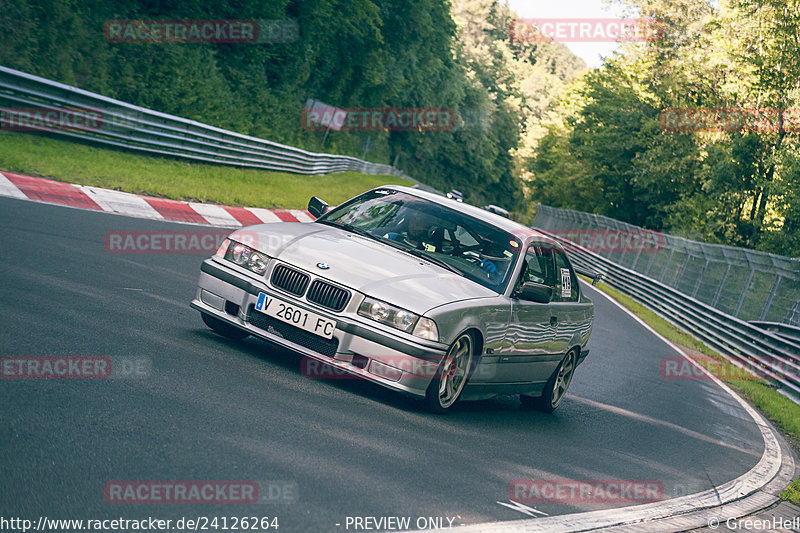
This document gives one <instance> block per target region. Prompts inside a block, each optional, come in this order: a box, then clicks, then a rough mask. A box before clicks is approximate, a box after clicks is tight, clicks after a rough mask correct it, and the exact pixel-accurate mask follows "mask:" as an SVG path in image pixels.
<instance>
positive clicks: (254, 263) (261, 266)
mask: <svg viewBox="0 0 800 533" xmlns="http://www.w3.org/2000/svg"><path fill="white" fill-rule="evenodd" d="M247 268H249V269H250V270H252V271H253V272H255V273H256V274H258V275H259V276H263V275H264V272H266V271H267V257H266V256H262V255H261V254H258V253H255V252H253V253H252V254H250V260H249V261H248V262H247Z"/></svg>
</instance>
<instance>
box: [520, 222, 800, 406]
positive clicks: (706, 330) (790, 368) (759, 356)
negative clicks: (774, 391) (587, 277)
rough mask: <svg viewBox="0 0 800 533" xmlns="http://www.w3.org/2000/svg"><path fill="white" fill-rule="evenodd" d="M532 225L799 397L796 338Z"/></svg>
mask: <svg viewBox="0 0 800 533" xmlns="http://www.w3.org/2000/svg"><path fill="white" fill-rule="evenodd" d="M535 229H537V230H539V231H541V232H542V233H544V234H546V235H549V236H551V237H553V238H554V239H556V240H558V241H560V242H561V243H562V244H563V245H564V247H565V249H566V250H567V253H568V254H569V256H570V258H571V260H572V261H573V262H574V263H575V264H576V265H580V266H583V267H586V268H590V269H593V270H595V271H599V272H601V273H603V274H604V277H603V281H604V282H605V283H608V284H609V285H610V286H612V287H613V288H615V289H616V290H618V291H620V292H621V293H623V294H626V295H628V296H631V297H633V298H634V299H636V300H637V301H639V302H640V303H642V304H643V305H645V306H647V307H649V308H650V309H652V310H653V311H655V312H656V313H657V314H659V315H660V316H662V317H663V318H665V319H667V320H668V321H669V322H672V323H673V324H675V325H676V326H678V327H680V328H682V329H684V330H686V331H688V332H690V333H692V334H693V335H694V336H696V337H697V338H699V339H701V340H702V341H703V342H705V343H706V344H707V345H709V346H710V347H712V348H714V349H715V350H717V351H718V352H719V353H720V354H721V355H723V356H725V357H726V358H728V360H730V361H731V362H732V363H733V364H735V365H737V366H740V367H742V368H744V369H746V370H748V371H749V372H751V373H753V374H754V375H757V376H760V377H764V378H765V379H768V380H769V381H772V382H774V383H775V384H776V385H777V386H779V387H781V388H785V389H786V391H787V392H789V393H790V394H791V395H792V396H794V397H795V398H800V340H792V339H789V338H786V337H784V336H780V335H778V334H776V333H773V332H771V331H768V330H766V329H762V328H760V327H757V326H755V325H752V324H750V323H748V322H745V321H743V320H740V319H738V318H736V317H734V316H731V315H728V314H725V313H723V312H722V311H720V310H718V309H715V308H714V307H711V306H710V305H708V304H705V303H703V302H701V301H699V300H697V299H695V298H692V297H691V296H687V295H686V294H683V293H681V292H679V291H678V290H676V289H673V288H672V287H669V286H667V285H665V284H664V283H662V282H660V281H657V280H654V279H651V278H649V277H647V276H645V275H643V274H640V273H638V272H636V271H634V270H631V269H629V268H626V267H623V266H620V265H618V264H617V263H615V262H613V261H611V260H609V259H606V258H605V257H602V256H600V255H598V254H596V253H594V252H591V251H590V250H588V249H586V248H584V247H582V246H580V245H578V244H576V243H574V242H572V241H570V240H568V239H564V238H561V237H559V236H558V235H557V234H555V233H552V232H551V231H548V230H546V229H542V228H539V227H535Z"/></svg>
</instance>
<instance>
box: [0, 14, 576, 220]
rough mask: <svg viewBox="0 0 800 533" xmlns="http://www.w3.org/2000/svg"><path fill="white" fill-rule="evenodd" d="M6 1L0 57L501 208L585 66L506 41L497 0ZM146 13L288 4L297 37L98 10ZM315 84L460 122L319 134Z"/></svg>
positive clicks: (355, 99) (350, 98)
mask: <svg viewBox="0 0 800 533" xmlns="http://www.w3.org/2000/svg"><path fill="white" fill-rule="evenodd" d="M0 13H2V14H3V15H2V17H0V32H2V33H3V35H4V39H3V40H2V41H0V64H2V65H4V66H8V67H11V68H16V69H19V70H22V71H25V72H29V73H32V74H36V75H39V76H43V77H45V78H49V79H53V80H56V81H59V82H63V83H68V84H71V85H76V86H78V87H81V88H83V89H87V90H90V91H95V92H99V93H101V94H104V95H107V96H110V97H112V98H118V99H121V100H124V101H128V102H131V103H134V104H137V105H141V106H144V107H147V108H151V109H156V110H158V111H162V112H166V113H171V114H176V115H179V116H183V117H187V118H192V119H196V120H199V121H202V122H206V123H210V124H213V125H216V126H220V127H223V128H228V129H233V130H235V131H239V132H242V133H246V134H250V135H255V136H258V137H263V138H268V139H271V140H274V141H277V142H283V143H287V144H291V145H294V146H299V147H302V148H305V149H308V150H314V151H328V152H332V153H343V154H348V155H355V156H358V157H363V156H365V157H366V158H367V159H370V160H373V161H376V162H381V163H394V162H395V161H396V162H397V165H398V167H400V168H402V169H403V170H404V171H405V172H407V173H408V174H410V175H412V176H414V177H415V178H417V179H419V180H421V181H422V182H425V183H428V184H430V185H433V186H435V187H438V188H440V189H443V190H447V189H450V188H458V189H460V190H463V191H464V192H465V193H466V194H467V199H468V200H469V201H472V202H473V203H478V204H480V205H484V204H486V203H495V204H499V205H503V206H505V207H508V208H509V209H513V208H515V207H518V206H519V204H520V202H521V201H522V198H523V197H522V193H521V186H520V181H519V178H518V174H519V172H518V166H519V165H518V164H517V163H516V161H515V154H516V150H517V149H518V147H519V145H520V142H521V141H520V130H521V129H522V130H523V132H524V128H525V124H526V123H527V121H528V118H529V117H531V116H532V114H533V110H536V112H537V113H539V112H541V110H542V109H543V107H544V104H543V102H546V100H547V98H548V97H549V95H550V93H551V92H552V91H554V90H555V89H556V88H557V87H558V84H559V83H561V82H562V80H564V79H566V78H567V77H569V75H570V74H571V73H573V72H574V71H575V70H576V68H577V67H576V66H575V65H578V66H580V60H578V59H577V58H575V57H574V56H573V55H572V54H571V53H569V52H568V51H567V50H566V48H564V47H563V46H561V45H550V44H547V45H541V46H539V47H538V48H535V47H530V46H527V47H526V46H513V47H512V44H511V43H510V40H509V35H508V31H507V28H508V25H509V23H510V21H511V20H512V19H513V18H514V17H515V15H513V13H511V12H510V11H509V10H508V8H507V7H503V6H501V5H500V2H499V1H497V0H463V1H461V0H459V1H457V2H456V5H455V6H451V5H450V4H449V2H448V1H447V0H303V1H298V0H268V1H266V2H264V1H263V0H237V2H226V1H223V2H218V1H212V0H194V1H192V2H181V1H179V0H161V1H159V2H151V1H149V0H114V1H113V2H112V1H109V0H66V1H64V0H0ZM139 19H145V20H186V19H188V20H215V19H222V20H226V19H227V20H253V19H256V20H286V19H289V20H294V21H296V22H297V26H298V28H299V36H298V38H297V40H295V41H293V42H274V43H261V44H224V43H217V44H214V43H115V42H109V40H107V39H106V36H105V35H104V24H105V23H106V22H107V21H110V20H139ZM457 21H458V22H457ZM534 68H535V69H538V70H537V74H536V75H533V74H532V69H534ZM526 87H527V88H526ZM309 98H314V99H317V100H320V101H322V102H325V103H327V104H329V105H332V106H336V107H339V108H379V107H390V108H402V107H408V108H425V107H434V108H448V109H453V110H457V111H458V112H459V113H460V115H461V116H462V117H463V118H464V119H466V122H465V123H463V122H462V123H459V124H458V127H456V128H455V129H453V130H450V131H330V132H328V134H327V136H326V134H325V132H324V131H311V130H309V129H306V128H303V127H302V125H301V113H302V109H303V108H304V106H305V104H306V101H307V99H309ZM523 135H524V133H523ZM367 140H369V146H370V149H369V152H368V153H366V154H365V152H364V149H365V146H366V144H365V143H366V142H367ZM323 141H324V144H323Z"/></svg>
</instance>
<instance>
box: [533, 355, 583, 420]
mask: <svg viewBox="0 0 800 533" xmlns="http://www.w3.org/2000/svg"><path fill="white" fill-rule="evenodd" d="M576 363H577V357H576V356H575V352H574V351H573V350H570V351H569V352H567V355H566V356H565V357H564V359H563V360H562V361H561V364H560V365H558V369H556V371H555V372H553V375H552V376H551V377H550V379H549V380H548V381H547V385H545V387H544V391H542V395H541V396H538V397H532V396H525V395H524V394H520V396H519V399H520V402H522V405H523V406H525V407H533V408H534V409H537V410H539V411H542V412H545V413H552V412H553V411H555V410H556V408H557V407H558V406H559V405H561V400H563V399H564V396H566V394H567V389H568V388H569V384H570V383H571V382H572V376H573V375H574V374H575V365H576Z"/></svg>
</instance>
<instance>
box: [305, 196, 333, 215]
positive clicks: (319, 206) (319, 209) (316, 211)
mask: <svg viewBox="0 0 800 533" xmlns="http://www.w3.org/2000/svg"><path fill="white" fill-rule="evenodd" d="M308 212H309V213H311V215H312V216H313V217H314V218H319V217H321V216H322V215H324V214H325V213H327V212H328V204H327V203H325V200H320V199H319V198H317V197H316V196H312V197H311V200H309V201H308Z"/></svg>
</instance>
